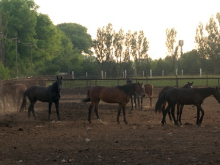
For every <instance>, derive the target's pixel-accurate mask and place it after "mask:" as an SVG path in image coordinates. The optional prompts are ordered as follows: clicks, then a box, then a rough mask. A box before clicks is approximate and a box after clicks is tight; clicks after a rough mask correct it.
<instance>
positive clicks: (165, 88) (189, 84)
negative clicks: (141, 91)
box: [158, 82, 193, 124]
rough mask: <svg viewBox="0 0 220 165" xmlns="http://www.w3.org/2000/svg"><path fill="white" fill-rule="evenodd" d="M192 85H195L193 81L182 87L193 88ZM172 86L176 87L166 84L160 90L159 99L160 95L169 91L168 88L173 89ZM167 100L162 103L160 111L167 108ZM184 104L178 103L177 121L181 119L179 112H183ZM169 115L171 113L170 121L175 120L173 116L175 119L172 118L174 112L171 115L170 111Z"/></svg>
mask: <svg viewBox="0 0 220 165" xmlns="http://www.w3.org/2000/svg"><path fill="white" fill-rule="evenodd" d="M192 86H193V82H191V83H190V82H188V83H187V84H185V85H184V86H183V87H181V88H192ZM172 88H175V87H172V86H165V87H164V88H163V89H162V90H161V91H160V93H159V96H158V99H159V97H160V96H161V95H162V94H164V93H165V92H166V91H168V90H170V89H172ZM166 103H167V102H166V101H165V102H164V103H163V104H162V106H161V110H160V111H162V113H163V112H164V110H165V107H166ZM183 106H184V105H180V104H177V119H178V120H177V121H179V117H178V116H179V114H180V113H181V114H182V109H183ZM179 110H181V112H180V111H179ZM168 115H169V119H170V121H171V122H173V119H174V117H173V119H172V116H173V115H174V114H172V116H171V114H170V111H168ZM179 122H180V124H181V119H180V121H179Z"/></svg>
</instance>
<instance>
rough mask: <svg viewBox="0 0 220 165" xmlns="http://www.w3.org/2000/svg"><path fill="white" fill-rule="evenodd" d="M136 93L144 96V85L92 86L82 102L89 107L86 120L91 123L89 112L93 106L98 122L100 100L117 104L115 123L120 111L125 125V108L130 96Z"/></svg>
mask: <svg viewBox="0 0 220 165" xmlns="http://www.w3.org/2000/svg"><path fill="white" fill-rule="evenodd" d="M135 92H136V93H138V94H139V95H141V96H143V95H144V85H143V84H140V83H131V84H126V85H123V86H116V87H104V86H94V87H91V88H90V89H89V90H88V96H87V98H86V99H83V100H82V101H83V102H90V101H91V104H90V106H89V116H88V120H89V122H90V123H91V112H92V109H93V107H94V106H95V113H96V117H97V119H98V120H100V118H99V115H98V106H99V102H100V100H102V101H104V102H106V103H118V104H119V105H118V115H117V122H118V123H119V116H120V113H121V109H122V111H123V116H124V122H125V123H126V124H127V120H126V117H125V107H126V105H127V103H128V102H129V99H130V97H131V95H133V94H134V93H135Z"/></svg>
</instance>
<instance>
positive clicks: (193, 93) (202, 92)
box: [155, 87, 220, 125]
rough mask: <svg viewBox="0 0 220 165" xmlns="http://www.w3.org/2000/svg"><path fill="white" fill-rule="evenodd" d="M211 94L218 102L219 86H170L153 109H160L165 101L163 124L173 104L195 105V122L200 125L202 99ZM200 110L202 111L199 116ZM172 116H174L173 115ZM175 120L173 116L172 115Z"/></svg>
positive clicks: (219, 100) (219, 95) (219, 101)
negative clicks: (166, 104)
mask: <svg viewBox="0 0 220 165" xmlns="http://www.w3.org/2000/svg"><path fill="white" fill-rule="evenodd" d="M211 95H213V96H214V97H215V99H216V100H217V101H218V103H220V91H219V88H217V87H216V88H211V87H207V88H189V89H186V88H172V89H170V90H168V91H166V92H165V93H163V94H162V95H161V96H160V97H159V99H158V101H157V103H156V106H155V111H156V112H157V111H158V110H160V109H161V106H162V104H163V103H164V102H165V101H167V102H168V106H167V108H166V109H165V110H164V113H163V118H162V121H161V123H162V125H164V122H165V117H166V114H167V112H168V111H169V110H170V108H171V110H172V114H173V113H174V109H175V105H176V104H177V103H179V104H180V105H195V106H196V107H197V120H196V124H197V125H201V123H202V120H203V116H204V110H203V109H202V107H201V104H202V103H203V101H204V99H205V98H207V97H208V96H211ZM200 111H201V113H202V115H201V117H200ZM173 117H174V116H173ZM174 121H175V117H174Z"/></svg>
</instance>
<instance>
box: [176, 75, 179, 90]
mask: <svg viewBox="0 0 220 165" xmlns="http://www.w3.org/2000/svg"><path fill="white" fill-rule="evenodd" d="M178 86H179V85H178V78H177V75H176V87H178Z"/></svg>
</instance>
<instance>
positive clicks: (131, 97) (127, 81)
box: [126, 77, 140, 112]
mask: <svg viewBox="0 0 220 165" xmlns="http://www.w3.org/2000/svg"><path fill="white" fill-rule="evenodd" d="M126 84H132V79H131V78H129V77H127V78H126ZM133 96H134V105H135V109H137V104H136V98H137V101H138V109H140V100H139V96H138V94H137V93H136V92H135V93H133V94H131V96H130V99H131V110H133V109H134V106H133ZM130 112H131V111H130Z"/></svg>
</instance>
